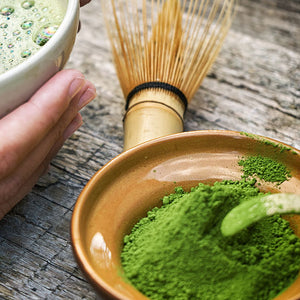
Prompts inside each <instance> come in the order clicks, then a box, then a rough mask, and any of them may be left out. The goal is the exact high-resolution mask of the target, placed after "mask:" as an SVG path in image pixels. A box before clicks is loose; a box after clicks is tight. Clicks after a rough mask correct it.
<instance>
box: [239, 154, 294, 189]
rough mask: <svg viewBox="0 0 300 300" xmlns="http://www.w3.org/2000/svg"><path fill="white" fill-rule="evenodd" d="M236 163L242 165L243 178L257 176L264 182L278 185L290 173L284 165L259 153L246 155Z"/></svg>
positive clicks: (287, 177)
mask: <svg viewBox="0 0 300 300" xmlns="http://www.w3.org/2000/svg"><path fill="white" fill-rule="evenodd" d="M238 164H239V165H240V166H242V167H243V170H242V171H243V174H244V175H243V176H242V177H243V178H249V177H254V176H257V177H258V178H259V179H261V180H264V181H266V182H272V183H276V184H277V185H280V184H281V183H283V182H284V181H286V180H288V179H289V178H290V177H291V173H290V171H289V170H288V169H287V168H286V166H285V165H283V164H282V163H280V162H277V161H275V160H273V159H271V158H269V157H264V156H261V155H258V156H249V157H246V158H244V159H241V160H240V161H239V163H238Z"/></svg>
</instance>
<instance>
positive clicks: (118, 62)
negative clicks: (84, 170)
mask: <svg viewBox="0 0 300 300" xmlns="http://www.w3.org/2000/svg"><path fill="white" fill-rule="evenodd" d="M102 4H103V11H104V17H105V22H106V27H107V32H108V35H109V39H110V41H111V48H112V53H113V58H114V63H115V67H116V71H117V75H118V78H119V82H120V85H121V88H122V91H123V94H124V98H125V99H126V114H125V117H124V134H125V135H124V149H128V148H130V147H132V146H134V145H136V144H139V143H141V142H143V141H147V140H149V139H152V138H156V137H159V136H163V135H167V134H171V133H176V132H181V131H182V130H183V116H184V111H185V109H186V106H187V105H188V103H189V102H190V101H191V99H192V97H193V95H194V94H195V92H196V91H197V90H198V88H199V86H200V85H201V83H202V81H203V79H204V78H205V76H206V74H207V72H208V71H209V69H210V67H211V66H212V64H213V62H214V61H215V59H216V57H217V55H218V53H219V51H220V49H221V46H222V44H223V42H224V38H225V37H226V34H227V32H228V29H229V27H230V25H231V22H232V16H233V12H234V4H235V0H182V1H180V0H148V1H147V0H107V1H102Z"/></svg>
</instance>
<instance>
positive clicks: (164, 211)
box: [121, 179, 300, 300]
mask: <svg viewBox="0 0 300 300" xmlns="http://www.w3.org/2000/svg"><path fill="white" fill-rule="evenodd" d="M257 195H261V193H260V192H259V190H258V189H257V188H256V187H255V179H252V180H245V179H243V180H241V181H223V182H217V183H215V184H214V185H213V186H208V185H204V184H202V183H200V184H199V185H198V186H197V187H195V188H193V189H192V190H191V192H189V193H187V192H184V191H183V189H182V188H177V189H176V190H175V193H174V194H171V195H169V196H165V197H164V198H163V204H162V207H160V208H154V209H153V210H151V211H149V212H148V215H147V217H145V218H143V219H141V220H140V222H138V223H137V224H136V225H135V226H134V228H133V230H132V232H131V234H129V235H127V236H126V237H125V238H124V248H123V251H122V253H121V260H122V266H123V269H124V273H125V277H126V278H127V279H128V280H129V281H130V282H131V284H132V285H134V286H135V287H136V288H137V289H138V290H139V291H141V292H142V293H143V294H145V295H146V296H147V297H149V298H150V299H153V300H155V299H201V300H205V299H207V300H212V299H214V300H215V299H217V300H223V299H230V300H232V299H235V300H246V299H249V300H253V299H264V300H265V299H273V298H274V297H275V296H276V295H277V294H278V293H280V292H281V291H282V290H284V289H285V288H287V287H288V286H289V285H290V284H291V283H292V282H293V281H294V280H295V278H296V277H297V274H298V271H299V269H300V239H299V238H298V237H297V236H296V235H294V233H293V231H292V230H291V229H290V226H289V223H288V222H287V221H285V220H284V219H282V218H280V217H279V216H272V217H269V218H266V219H264V220H263V221H261V222H258V223H256V224H255V225H252V226H251V227H249V228H247V229H245V230H243V231H242V232H240V233H238V234H237V235H235V236H233V237H230V238H224V237H223V236H222V234H221V232H220V226H221V222H222V220H223V218H224V217H225V215H226V214H227V212H228V211H229V210H231V209H232V208H233V207H234V206H236V205H238V204H239V203H241V202H242V201H247V198H249V197H252V196H257Z"/></svg>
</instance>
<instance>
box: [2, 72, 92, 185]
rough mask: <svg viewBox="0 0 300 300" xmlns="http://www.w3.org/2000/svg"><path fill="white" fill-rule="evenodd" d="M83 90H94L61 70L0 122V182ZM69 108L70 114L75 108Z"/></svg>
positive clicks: (40, 139) (39, 140)
mask: <svg viewBox="0 0 300 300" xmlns="http://www.w3.org/2000/svg"><path fill="white" fill-rule="evenodd" d="M87 88H90V89H91V90H92V91H94V90H93V87H92V85H91V84H90V83H89V84H88V85H87V81H86V80H85V79H84V77H83V75H82V74H81V73H80V72H78V71H74V70H65V71H61V72H59V73H58V74H57V75H55V76H54V77H53V78H52V79H50V80H49V81H48V82H47V83H46V84H45V85H44V86H43V87H42V88H41V89H40V90H39V91H38V92H37V93H36V94H35V95H34V96H33V97H32V98H31V99H30V100H29V101H28V102H27V103H25V104H23V105H22V106H20V107H19V108H18V109H16V110H15V111H13V112H12V113H11V114H9V115H8V116H6V117H5V118H3V119H1V120H0V140H1V141H5V142H2V143H1V144H0V157H1V160H0V179H1V178H3V176H6V175H7V174H8V173H10V172H11V171H12V170H14V169H15V168H16V166H17V165H19V164H20V162H21V161H23V160H24V158H25V157H27V156H28V155H29V153H30V152H32V151H33V149H35V148H36V146H37V145H38V144H39V143H40V142H41V141H42V140H43V139H44V137H45V136H46V135H47V134H48V133H49V132H50V131H51V129H52V128H53V127H54V126H56V124H57V123H58V121H59V120H60V118H61V117H62V115H63V114H64V113H65V111H67V110H68V108H69V106H70V103H71V101H76V99H77V100H78V99H79V98H78V97H80V96H81V95H82V93H83V91H85V90H87ZM71 107H73V113H74V112H75V110H76V108H75V106H74V105H73V106H71ZM78 110H79V106H78V107H77V111H78ZM77 111H76V113H77ZM74 115H75V113H74Z"/></svg>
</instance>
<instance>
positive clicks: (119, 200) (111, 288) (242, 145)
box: [72, 131, 300, 300]
mask: <svg viewBox="0 0 300 300" xmlns="http://www.w3.org/2000/svg"><path fill="white" fill-rule="evenodd" d="M276 145H277V146H276ZM279 146H280V147H287V146H286V145H282V144H278V142H276V141H272V140H269V139H261V138H258V137H257V138H256V137H255V138H254V137H249V136H246V135H243V134H241V133H239V132H230V131H200V132H189V133H182V134H176V135H173V136H168V137H165V138H160V139H157V140H154V141H152V142H148V143H145V144H142V145H141V146H138V147H135V148H133V149H131V150H128V151H126V152H124V153H122V154H121V155H119V156H118V157H116V158H115V159H113V160H112V161H111V162H110V163H108V164H107V165H106V166H104V167H103V168H102V169H101V170H100V171H99V172H98V173H96V174H95V176H94V177H93V178H92V179H91V180H90V182H89V183H88V185H87V186H86V188H85V189H84V190H83V192H82V193H81V195H80V197H79V199H78V202H77V204H76V207H75V210H74V215H73V219H72V241H73V246H74V253H75V256H76V258H77V260H78V263H79V265H80V266H81V268H82V269H83V271H84V272H85V274H86V275H87V277H88V278H89V279H90V281H91V282H92V284H93V285H94V286H95V288H96V289H97V290H98V291H99V293H102V294H105V295H107V296H110V297H112V298H114V299H147V298H146V297H145V296H144V295H142V294H141V293H140V292H138V291H137V290H136V289H135V288H134V287H132V286H131V285H130V284H128V283H126V281H125V280H124V277H122V275H121V274H122V268H121V262H120V252H121V249H122V240H123V237H124V235H125V234H127V233H129V232H130V230H131V228H132V226H133V225H134V224H135V223H136V222H137V221H138V220H139V219H140V218H142V217H144V216H145V215H146V212H147V211H149V210H150V209H152V208H153V207H155V206H158V205H160V200H161V198H162V197H163V196H165V195H167V194H170V193H173V192H174V188H175V187H177V186H182V187H183V188H184V189H185V190H186V191H188V190H189V189H190V188H191V187H193V186H196V185H197V184H198V183H199V182H202V183H206V184H213V183H214V182H215V181H222V180H224V179H229V180H240V179H241V175H242V172H241V167H240V166H239V165H238V160H239V159H241V158H242V157H244V156H247V155H258V154H260V155H263V156H267V157H270V158H274V159H275V158H276V159H277V160H279V161H281V162H282V163H284V164H285V165H286V166H287V168H289V169H290V170H291V174H292V177H291V178H290V179H289V180H288V181H286V182H283V183H282V184H281V185H280V186H277V185H274V184H272V183H266V182H261V185H260V190H261V191H264V192H267V191H269V192H272V193H278V192H286V193H296V194H300V153H299V151H298V150H296V149H292V148H291V149H290V150H284V151H280V149H281V148H280V147H279ZM287 149H288V148H287ZM290 222H291V224H292V227H293V229H294V230H295V232H296V234H297V235H298V236H299V237H300V218H299V216H293V217H290ZM298 293H300V277H298V279H297V281H296V282H295V283H294V284H293V285H292V286H291V287H290V288H289V289H288V290H287V291H286V292H285V293H284V294H281V295H280V296H278V297H277V298H276V299H277V300H280V299H297V298H294V297H296V295H297V294H298Z"/></svg>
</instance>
